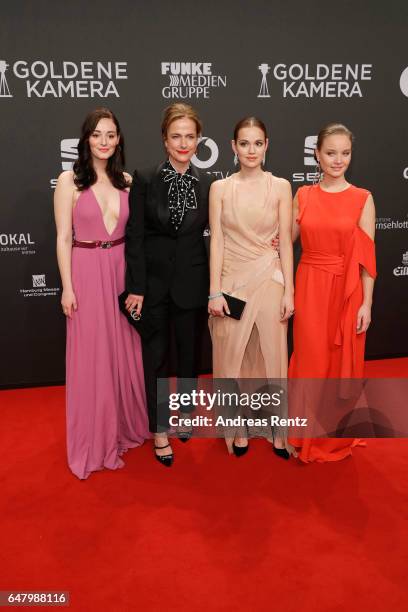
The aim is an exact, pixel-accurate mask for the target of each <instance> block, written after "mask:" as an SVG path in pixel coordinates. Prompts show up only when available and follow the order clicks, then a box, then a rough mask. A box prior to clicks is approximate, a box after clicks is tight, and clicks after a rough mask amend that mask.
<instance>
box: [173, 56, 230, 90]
mask: <svg viewBox="0 0 408 612" xmlns="http://www.w3.org/2000/svg"><path fill="white" fill-rule="evenodd" d="M161 73H162V75H163V76H165V77H168V79H169V81H168V84H167V85H165V86H164V87H163V88H162V96H163V98H166V99H169V98H171V99H188V98H209V97H210V93H211V91H212V90H213V89H217V88H220V87H226V86H227V77H226V76H225V75H219V74H214V72H213V65H212V63H211V62H161Z"/></svg>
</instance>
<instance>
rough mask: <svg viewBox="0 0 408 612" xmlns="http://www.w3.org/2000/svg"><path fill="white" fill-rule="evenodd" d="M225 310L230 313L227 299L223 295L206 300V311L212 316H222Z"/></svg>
mask: <svg viewBox="0 0 408 612" xmlns="http://www.w3.org/2000/svg"><path fill="white" fill-rule="evenodd" d="M224 312H226V313H227V314H230V311H229V308H228V304H227V300H226V299H225V297H224V296H220V297H216V298H213V299H212V300H208V313H209V314H210V315H211V316H212V317H224V316H225V314H224Z"/></svg>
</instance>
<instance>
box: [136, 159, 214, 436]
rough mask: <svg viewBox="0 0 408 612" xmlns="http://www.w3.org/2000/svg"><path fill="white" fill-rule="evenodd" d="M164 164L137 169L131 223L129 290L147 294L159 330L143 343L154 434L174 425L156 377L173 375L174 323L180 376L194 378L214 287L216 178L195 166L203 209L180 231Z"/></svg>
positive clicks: (147, 308) (192, 212)
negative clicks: (210, 230) (211, 243)
mask: <svg viewBox="0 0 408 612" xmlns="http://www.w3.org/2000/svg"><path fill="white" fill-rule="evenodd" d="M163 167H164V164H161V165H160V166H159V167H158V168H152V169H150V170H146V171H143V172H135V173H134V175H133V184H132V188H131V190H130V194H129V206H130V215H129V221H128V224H127V227H126V262H127V272H126V288H127V290H128V291H129V293H133V294H136V295H143V296H144V302H143V310H142V317H143V313H145V316H149V319H151V320H152V321H153V322H154V326H155V328H156V331H155V333H154V334H153V335H152V336H151V337H150V338H149V340H148V341H145V340H144V341H142V349H143V363H144V369H145V385H146V398H147V408H148V414H149V427H150V431H151V432H158V431H167V429H168V416H169V409H168V402H165V403H160V405H159V406H158V404H157V388H156V380H157V378H158V377H165V376H166V375H167V363H168V353H169V338H170V332H169V324H170V321H171V322H172V323H173V324H174V328H175V334H176V349H177V375H178V376H179V377H183V378H193V377H194V376H196V372H195V371H194V364H195V350H196V342H195V338H196V317H197V313H198V311H199V310H200V309H202V308H205V306H206V305H207V299H208V290H209V270H208V258H207V253H206V249H205V244H204V238H203V232H204V229H205V227H206V226H207V224H208V192H209V188H210V185H211V182H212V179H211V178H210V176H209V175H207V174H202V173H199V172H198V170H197V169H196V168H194V167H191V171H190V172H191V174H192V175H194V176H195V177H196V178H197V179H198V181H197V182H195V186H194V189H195V196H196V202H197V208H195V209H189V210H187V211H186V212H185V215H184V218H183V221H182V223H181V226H180V227H179V228H178V229H177V230H175V229H174V227H173V225H172V223H171V222H170V211H169V203H168V185H167V184H166V183H165V182H164V180H163V174H162V170H163ZM186 411H187V409H186Z"/></svg>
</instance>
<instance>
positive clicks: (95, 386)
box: [55, 109, 149, 479]
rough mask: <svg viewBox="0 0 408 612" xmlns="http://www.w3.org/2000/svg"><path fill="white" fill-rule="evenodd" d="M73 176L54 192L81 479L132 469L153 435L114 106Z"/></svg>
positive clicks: (88, 132)
mask: <svg viewBox="0 0 408 612" xmlns="http://www.w3.org/2000/svg"><path fill="white" fill-rule="evenodd" d="M78 154H79V157H78V160H77V162H76V163H75V164H74V169H73V171H66V172H63V173H62V174H61V175H60V177H59V178H58V183H57V187H56V190H55V218H56V225H57V255H58V265H59V269H60V274H61V280H62V286H63V293H62V299H61V304H62V309H63V312H64V314H65V316H66V317H67V351H66V411H67V450H68V464H69V467H70V469H71V470H72V472H73V473H74V474H75V475H76V476H77V477H78V478H81V479H85V478H87V477H88V476H89V475H90V473H91V472H93V471H96V470H101V469H103V468H105V467H106V468H109V469H117V468H119V467H122V466H123V461H122V459H121V456H122V454H123V453H124V452H125V451H126V450H127V449H129V448H132V447H135V446H139V445H140V444H142V442H143V440H144V439H145V438H147V437H149V434H148V426H147V414H146V408H145V393H144V383H143V364H142V357H141V346H140V338H139V336H138V334H137V333H136V332H135V330H134V329H133V328H132V327H131V326H130V325H129V323H128V322H127V320H126V318H125V317H124V316H123V315H122V314H121V313H120V311H119V308H118V295H119V294H120V293H122V291H124V288H125V258H124V234H125V226H126V222H127V219H128V215H129V206H128V191H127V188H128V186H129V184H130V181H131V178H130V176H129V175H127V174H126V173H124V172H123V166H124V155H123V136H122V135H121V133H120V128H119V124H118V122H117V119H116V117H115V116H114V115H113V113H111V112H110V111H109V110H108V109H96V110H95V111H93V112H91V113H90V114H89V115H88V117H87V118H86V120H85V122H84V124H83V127H82V136H81V139H80V141H79V145H78Z"/></svg>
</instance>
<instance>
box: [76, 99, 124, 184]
mask: <svg viewBox="0 0 408 612" xmlns="http://www.w3.org/2000/svg"><path fill="white" fill-rule="evenodd" d="M101 119H112V121H113V123H114V124H115V126H116V130H117V133H118V135H119V143H118V145H117V147H116V149H115V152H114V154H113V155H112V156H111V157H110V158H109V159H108V163H107V165H106V174H107V175H108V176H109V178H110V180H111V183H112V185H113V186H114V187H116V189H126V187H127V186H128V185H127V181H126V179H125V177H124V176H123V170H124V168H125V142H124V138H123V134H122V132H121V130H120V126H119V121H118V120H117V118H116V117H115V115H114V114H113V113H112V111H111V110H109V109H108V108H96V109H95V110H93V111H91V112H90V113H89V114H88V115H87V116H86V118H85V121H84V123H83V124H82V130H81V138H80V139H79V143H78V159H77V160H76V162H75V163H74V167H73V170H74V183H75V185H76V186H77V188H78V190H79V191H83V190H84V189H88V188H89V187H91V185H93V184H94V183H96V180H97V175H96V172H95V169H94V167H93V163H92V154H91V149H90V147H89V137H90V136H91V134H92V133H93V131H94V130H95V129H96V126H97V125H98V123H99V121H100V120H101Z"/></svg>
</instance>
